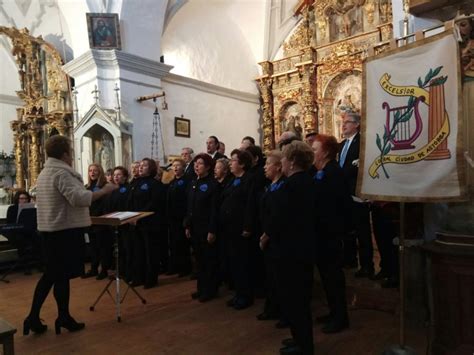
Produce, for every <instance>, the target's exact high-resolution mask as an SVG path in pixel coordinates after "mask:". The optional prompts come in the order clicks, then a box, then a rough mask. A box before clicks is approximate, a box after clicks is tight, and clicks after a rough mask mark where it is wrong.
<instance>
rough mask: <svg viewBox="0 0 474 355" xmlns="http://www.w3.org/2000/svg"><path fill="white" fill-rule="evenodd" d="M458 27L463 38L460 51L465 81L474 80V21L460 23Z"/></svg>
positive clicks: (467, 20)
mask: <svg viewBox="0 0 474 355" xmlns="http://www.w3.org/2000/svg"><path fill="white" fill-rule="evenodd" d="M458 26H459V34H460V35H461V38H462V42H461V44H460V49H461V67H462V71H463V75H464V80H474V20H473V19H465V20H462V21H459V23H458Z"/></svg>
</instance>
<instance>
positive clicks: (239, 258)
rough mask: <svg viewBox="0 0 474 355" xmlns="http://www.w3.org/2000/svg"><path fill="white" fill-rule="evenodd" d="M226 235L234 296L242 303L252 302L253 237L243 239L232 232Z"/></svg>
mask: <svg viewBox="0 0 474 355" xmlns="http://www.w3.org/2000/svg"><path fill="white" fill-rule="evenodd" d="M228 233H229V234H228V235H229V236H230V239H229V243H230V255H229V261H230V270H231V273H232V280H233V282H234V289H235V296H236V297H237V298H238V299H241V300H243V301H247V302H253V298H254V288H253V284H254V281H253V270H254V268H253V259H254V251H255V250H254V247H255V245H254V240H253V238H254V237H253V236H250V237H243V236H241V235H240V234H236V233H235V232H234V233H233V232H232V231H229V232H228Z"/></svg>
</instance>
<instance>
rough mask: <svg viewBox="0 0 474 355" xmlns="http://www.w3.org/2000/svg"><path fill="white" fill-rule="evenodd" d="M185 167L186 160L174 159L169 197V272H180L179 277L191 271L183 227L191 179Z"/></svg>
mask: <svg viewBox="0 0 474 355" xmlns="http://www.w3.org/2000/svg"><path fill="white" fill-rule="evenodd" d="M184 167H185V162H184V160H182V159H176V160H175V161H173V164H172V165H171V171H172V172H173V173H174V179H173V180H172V181H171V182H170V184H169V187H168V197H167V204H168V206H167V211H168V221H169V235H170V269H169V270H168V274H170V275H172V274H179V277H183V276H186V275H189V274H190V273H191V254H190V245H189V240H188V239H187V238H186V234H185V232H184V227H183V222H184V217H185V216H186V206H187V192H188V187H189V185H190V183H191V181H189V180H188V178H187V177H186V175H185V173H184Z"/></svg>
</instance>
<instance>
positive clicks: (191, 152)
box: [181, 147, 194, 156]
mask: <svg viewBox="0 0 474 355" xmlns="http://www.w3.org/2000/svg"><path fill="white" fill-rule="evenodd" d="M181 150H187V151H188V153H189V154H191V156H193V154H194V150H193V149H192V148H189V147H184V148H182V149H181Z"/></svg>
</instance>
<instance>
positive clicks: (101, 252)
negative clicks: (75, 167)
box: [82, 163, 113, 280]
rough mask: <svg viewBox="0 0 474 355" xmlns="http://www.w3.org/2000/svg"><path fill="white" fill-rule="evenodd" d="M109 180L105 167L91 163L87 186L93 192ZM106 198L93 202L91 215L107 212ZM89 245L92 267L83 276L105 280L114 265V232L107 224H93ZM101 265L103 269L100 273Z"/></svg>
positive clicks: (90, 210) (89, 233)
mask: <svg viewBox="0 0 474 355" xmlns="http://www.w3.org/2000/svg"><path fill="white" fill-rule="evenodd" d="M106 183H107V180H106V178H105V174H104V169H102V166H101V165H99V164H96V163H93V164H90V165H89V168H88V182H87V185H86V188H87V189H88V190H90V191H92V192H95V191H99V190H100V189H101V188H102V187H103V186H104V185H105V184H106ZM105 203H106V198H105V197H103V198H100V199H98V200H95V201H93V202H92V204H91V206H90V208H89V212H90V215H91V216H100V215H102V214H104V212H105ZM88 235H89V245H90V248H89V250H90V252H91V268H90V270H89V271H88V272H86V273H85V275H83V276H82V277H83V278H89V277H94V276H95V277H96V279H97V280H103V279H105V278H106V277H107V270H108V269H110V268H111V266H112V245H113V234H112V232H111V230H110V228H108V227H107V226H100V225H93V226H91V227H90V228H89V230H88ZM99 265H100V266H101V270H100V273H99Z"/></svg>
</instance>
